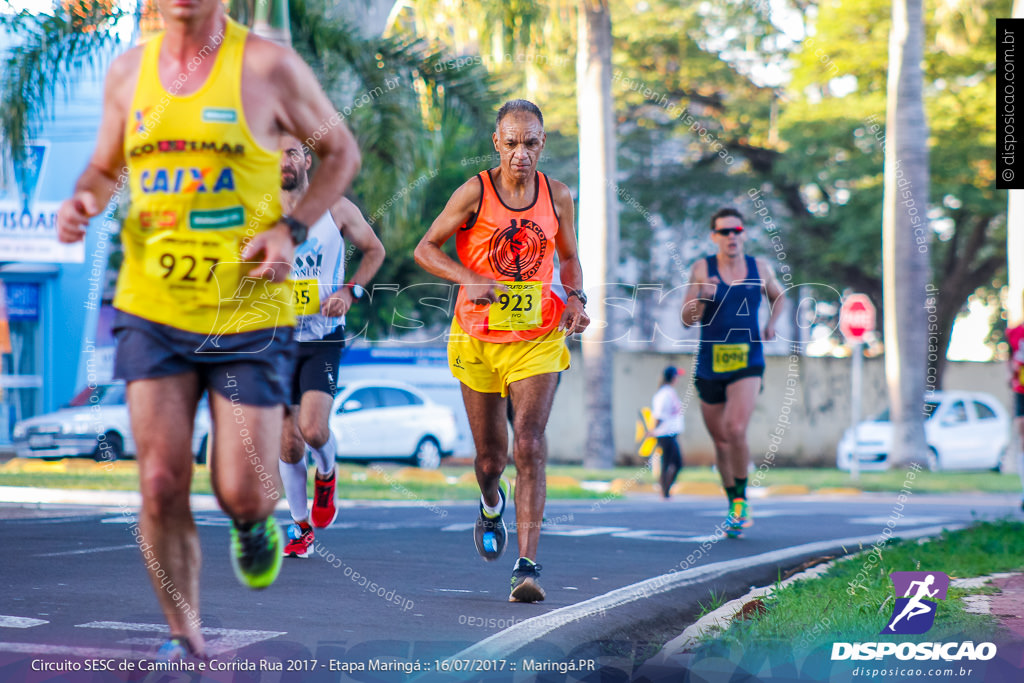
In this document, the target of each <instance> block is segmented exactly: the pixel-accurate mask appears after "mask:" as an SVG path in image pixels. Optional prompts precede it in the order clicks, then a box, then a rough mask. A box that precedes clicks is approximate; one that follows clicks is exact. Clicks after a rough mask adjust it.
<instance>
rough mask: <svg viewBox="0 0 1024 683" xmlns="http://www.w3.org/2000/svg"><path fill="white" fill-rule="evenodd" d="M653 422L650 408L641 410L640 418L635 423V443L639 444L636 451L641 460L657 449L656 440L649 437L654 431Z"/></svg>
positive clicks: (653, 437)
mask: <svg viewBox="0 0 1024 683" xmlns="http://www.w3.org/2000/svg"><path fill="white" fill-rule="evenodd" d="M654 425H655V420H654V415H653V414H652V413H651V409H650V408H641V409H640V417H639V419H638V420H637V421H636V442H637V443H638V444H639V446H640V447H639V450H638V451H637V452H638V453H639V455H640V457H641V458H646V457H648V456H650V455H651V453H653V452H654V449H655V448H657V447H658V438H657V437H655V436H652V435H651V431H652V430H653V429H654Z"/></svg>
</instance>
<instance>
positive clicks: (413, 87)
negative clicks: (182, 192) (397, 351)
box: [0, 0, 498, 334]
mask: <svg viewBox="0 0 1024 683" xmlns="http://www.w3.org/2000/svg"><path fill="white" fill-rule="evenodd" d="M149 2H150V4H149V5H148V6H147V7H146V8H145V9H143V3H140V5H139V7H140V9H139V14H138V16H136V22H137V23H143V24H147V25H150V24H152V23H153V22H150V21H148V19H150V18H152V19H157V20H158V17H156V15H155V14H152V12H153V5H152V0H149ZM230 11H231V15H232V16H233V17H234V18H236V19H237V20H239V21H241V22H242V23H246V24H249V25H253V26H254V27H256V28H259V29H260V30H261V31H263V33H264V34H266V35H268V37H272V38H275V39H277V40H281V41H285V40H287V39H288V38H289V36H290V42H291V43H292V46H293V47H294V48H295V50H296V51H298V52H299V54H300V55H302V56H303V57H304V58H305V59H306V61H307V62H308V63H310V64H311V65H312V66H313V68H314V71H315V72H316V73H317V75H318V77H319V79H320V82H321V85H322V86H323V88H324V90H325V91H326V92H327V94H328V96H329V97H330V98H331V100H332V101H333V102H334V104H335V106H336V107H337V109H338V111H339V112H342V113H343V114H346V116H345V121H346V123H347V124H348V125H349V127H350V128H352V130H353V132H354V133H355V135H356V137H357V139H358V141H359V146H360V150H361V151H362V156H363V168H362V172H361V173H360V175H359V177H358V178H357V179H356V182H355V185H354V187H353V194H354V195H355V197H354V198H355V200H356V201H357V203H358V204H360V205H361V207H362V208H363V209H364V213H365V214H366V215H368V216H371V217H372V216H374V215H376V216H377V218H376V219H375V220H373V221H372V222H373V223H374V224H375V227H376V228H377V229H378V231H379V233H380V236H381V239H382V240H383V241H384V244H385V247H386V248H387V249H388V254H389V257H388V259H387V261H386V262H385V266H384V268H383V269H382V271H381V272H380V273H379V274H378V277H377V282H378V283H393V284H394V285H395V286H396V287H398V286H399V285H398V283H400V286H402V287H405V286H408V285H411V284H416V283H418V282H421V281H423V280H424V279H425V278H424V276H423V274H422V271H421V270H420V269H419V268H418V267H416V266H415V264H414V263H413V261H412V258H411V254H412V247H413V246H415V243H416V240H418V239H419V236H420V235H421V234H422V232H423V231H424V230H425V228H426V225H429V220H430V218H431V217H432V216H436V215H437V213H440V209H441V207H440V206H438V205H437V203H438V201H440V200H438V199H437V198H438V197H447V196H449V195H450V194H451V193H452V192H453V191H454V189H455V188H456V187H457V186H458V184H459V183H460V182H462V180H464V178H461V174H462V172H463V171H464V166H463V165H460V164H459V162H460V157H465V156H467V155H471V154H477V155H479V154H481V153H482V152H481V149H480V145H481V144H483V143H482V142H481V141H486V139H487V138H488V136H489V132H490V127H491V120H490V119H491V112H493V111H494V109H495V105H496V103H497V101H498V95H496V94H495V86H494V84H493V82H492V80H491V78H490V77H489V76H488V74H487V72H486V70H485V69H484V68H482V66H481V65H479V64H474V63H466V64H458V65H456V66H450V64H451V56H450V55H447V54H446V53H444V52H443V51H441V50H437V49H433V48H430V47H429V46H428V45H427V44H426V43H425V42H424V41H422V40H420V39H417V38H415V37H404V38H385V37H379V36H363V35H362V34H361V32H360V31H359V29H358V27H356V26H355V25H353V23H352V22H351V21H350V20H348V19H347V18H346V17H345V16H344V15H342V14H340V13H339V12H338V10H337V8H336V7H335V6H333V5H329V4H328V3H327V2H326V1H325V0H291V2H290V3H287V2H283V1H281V0H278V1H277V2H274V3H273V4H272V3H271V1H270V0H256V1H255V2H253V0H236V1H235V2H233V3H232V6H231V10H230ZM122 16H124V15H123V13H121V12H120V11H119V10H116V9H110V8H103V7H100V6H93V7H90V9H89V10H88V11H87V12H84V13H83V12H79V13H77V14H76V13H69V12H68V11H67V10H65V9H63V8H58V9H57V10H56V11H55V13H54V14H53V15H19V16H18V17H17V18H16V21H17V22H18V27H19V34H20V35H21V36H23V40H22V42H21V44H20V46H19V47H18V48H16V49H15V50H13V51H12V52H11V54H10V56H9V57H8V58H7V60H6V64H5V67H6V68H5V70H4V76H3V78H2V81H0V93H2V99H3V109H2V111H0V134H2V135H3V141H2V146H3V150H4V152H5V153H7V154H11V155H14V156H15V158H18V155H22V154H24V147H23V145H24V142H25V141H26V140H28V139H30V138H31V137H32V136H33V135H34V134H35V133H36V131H37V129H38V125H39V123H40V121H41V120H42V119H43V118H44V117H45V115H46V114H47V112H48V111H49V110H50V109H51V107H52V103H53V102H54V100H55V98H56V97H58V96H59V95H60V92H61V90H60V86H65V87H70V83H71V81H72V80H73V78H74V75H75V73H76V70H77V69H79V68H81V67H83V66H86V65H88V64H90V63H100V62H102V56H103V55H104V54H106V53H105V52H104V50H106V48H108V47H109V46H111V45H112V44H113V43H114V42H115V38H114V37H113V34H112V33H111V28H112V26H113V24H114V22H115V21H116V20H117V19H119V18H121V17H122ZM0 20H2V21H5V22H7V23H13V20H12V19H10V18H0ZM140 20H141V21H140ZM150 28H154V26H152V25H151V26H150ZM254 30H255V28H254ZM356 102H362V103H363V106H359V107H355V106H354V105H355V103H356ZM449 169H451V171H452V172H449ZM453 173H454V175H453ZM421 178H425V181H424V182H417V181H418V180H419V179H421ZM396 193H401V197H400V198H399V200H398V201H391V202H389V200H392V198H393V196H394V195H395V194H396ZM385 205H387V210H386V211H385V212H383V213H381V212H380V209H381V207H383V206H385ZM377 303H378V302H375V305H374V306H373V307H372V308H371V307H362V309H363V311H364V313H365V311H367V310H372V315H374V316H376V317H375V318H373V319H372V320H369V321H366V320H364V321H359V320H358V318H359V315H360V314H359V313H357V314H356V315H355V316H354V322H355V323H356V324H359V325H362V324H363V323H368V329H367V332H368V333H371V334H374V333H379V332H381V331H382V330H384V329H387V328H388V327H389V326H390V325H391V323H392V317H393V315H395V316H398V317H405V318H415V319H417V320H419V322H420V323H429V322H432V321H433V318H437V317H439V316H440V312H439V311H437V310H436V309H429V308H428V309H425V311H426V313H427V314H429V313H431V312H434V313H436V315H435V316H433V318H432V317H430V315H424V314H423V312H422V311H419V312H417V309H419V308H422V307H418V306H417V305H416V303H417V302H416V301H414V300H412V299H410V298H409V297H407V296H406V297H396V299H395V301H391V302H386V303H385V304H383V305H377ZM388 304H390V306H389V305H388Z"/></svg>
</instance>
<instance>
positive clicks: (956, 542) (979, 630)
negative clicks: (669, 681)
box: [701, 520, 1024, 657]
mask: <svg viewBox="0 0 1024 683" xmlns="http://www.w3.org/2000/svg"><path fill="white" fill-rule="evenodd" d="M870 557H871V556H870V554H869V553H861V554H858V555H856V556H854V557H852V558H850V559H848V560H844V561H841V562H837V563H836V564H835V565H834V566H832V567H831V568H830V569H829V570H828V571H827V572H826V573H825V574H824V575H822V576H821V577H819V578H816V579H809V580H806V581H796V582H793V583H791V584H789V585H787V586H785V587H782V588H781V589H778V590H777V591H775V592H774V593H772V594H771V595H770V596H768V597H767V598H764V602H765V606H766V607H767V610H768V611H767V613H765V614H762V615H759V616H756V617H754V618H752V619H749V620H736V621H733V622H731V623H730V625H729V627H728V628H727V629H726V630H725V631H724V632H720V633H717V634H714V636H713V638H714V640H712V641H709V642H706V643H705V644H704V645H703V646H702V648H701V656H709V655H712V653H719V655H718V656H721V655H720V653H721V652H723V651H734V650H735V649H736V648H737V647H740V648H744V649H750V648H752V647H759V648H762V649H764V650H774V649H777V648H779V647H780V646H781V645H786V646H787V647H788V648H790V649H791V650H787V651H792V652H793V654H794V655H796V656H798V657H799V656H801V655H806V654H809V653H811V652H813V651H815V650H818V651H820V649H821V648H823V647H825V648H830V647H831V644H832V643H833V642H836V641H844V642H857V641H885V640H891V641H898V642H905V641H918V642H920V641H937V642H941V641H948V640H956V639H958V637H959V636H962V635H963V634H969V636H970V639H971V640H973V641H974V642H981V641H984V640H991V639H993V638H994V637H996V636H997V635H998V625H997V623H996V622H995V620H994V618H993V617H991V616H990V615H978V614H971V613H968V612H965V611H964V609H963V606H962V604H961V602H960V601H959V600H957V599H956V598H961V597H963V596H964V595H967V594H974V593H980V592H986V591H985V590H984V589H972V590H970V591H965V590H962V589H958V588H952V587H951V588H950V590H949V593H948V597H947V599H946V600H943V601H940V603H939V608H938V611H937V614H936V618H935V624H934V626H933V627H932V628H931V630H929V631H928V632H927V633H925V634H922V635H919V636H883V635H879V632H880V631H881V630H882V629H883V628H884V627H885V625H886V622H887V620H888V619H889V617H890V615H891V612H892V605H893V597H894V596H893V586H892V582H891V580H890V579H889V572H892V571H942V572H945V573H946V574H948V575H949V576H950V577H951V578H966V577H973V576H983V575H986V574H991V573H993V572H1000V571H1012V570H1020V569H1024V524H1022V523H1020V522H1013V521H1008V520H1002V521H997V522H981V523H978V524H975V525H973V526H972V527H970V528H968V529H963V530H959V531H952V532H944V533H942V534H941V536H939V537H937V538H935V539H933V540H929V541H926V542H923V543H919V542H917V541H911V540H908V541H897V542H892V543H890V544H888V545H886V546H885V547H884V548H882V549H881V559H880V561H879V560H877V555H876V558H875V561H870V562H869V559H870ZM872 565H873V566H872ZM851 593H852V594H851Z"/></svg>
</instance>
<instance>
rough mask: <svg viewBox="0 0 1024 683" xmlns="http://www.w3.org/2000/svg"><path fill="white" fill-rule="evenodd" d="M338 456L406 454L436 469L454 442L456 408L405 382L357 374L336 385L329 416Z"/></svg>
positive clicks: (383, 457)
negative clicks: (350, 379)
mask: <svg viewBox="0 0 1024 683" xmlns="http://www.w3.org/2000/svg"><path fill="white" fill-rule="evenodd" d="M330 426H331V431H333V432H334V436H335V438H336V439H337V442H338V459H339V460H411V461H412V462H413V463H415V464H416V465H418V466H419V467H422V468H424V469H436V468H437V467H438V466H439V465H440V464H441V458H442V457H444V456H447V455H451V453H452V451H453V450H454V448H455V439H456V426H455V413H454V412H453V411H452V409H451V408H449V407H447V406H443V405H440V404H437V403H434V402H433V401H431V400H430V399H429V398H427V396H426V395H425V394H423V392H421V391H420V390H419V389H416V388H415V387H413V386H411V385H409V384H405V383H404V382H393V381H389V380H359V381H353V382H350V383H348V384H347V385H345V386H343V387H341V388H340V390H339V391H338V395H337V397H336V398H335V400H334V408H333V409H332V411H331V417H330Z"/></svg>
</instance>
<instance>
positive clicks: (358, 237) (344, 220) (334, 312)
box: [321, 198, 385, 317]
mask: <svg viewBox="0 0 1024 683" xmlns="http://www.w3.org/2000/svg"><path fill="white" fill-rule="evenodd" d="M331 217H332V218H333V219H334V221H335V223H336V224H337V225H338V229H339V230H341V232H342V234H343V235H344V236H345V240H346V241H347V242H350V243H351V244H352V245H353V246H354V247H355V248H356V249H358V250H359V253H360V254H362V256H361V258H360V259H359V267H358V268H356V271H355V272H354V273H352V275H351V277H349V279H348V282H347V283H343V282H338V283H336V284H337V285H339V288H338V290H337V291H335V292H334V293H333V294H331V296H329V297H327V299H326V300H324V302H323V304H322V305H321V313H323V314H324V315H326V316H332V317H337V316H342V315H345V314H346V313H348V310H349V309H350V308H351V307H352V301H353V298H352V288H351V287H346V286H343V285H346V284H357V285H359V286H360V287H363V288H364V289H365V288H366V285H367V284H369V282H370V280H372V279H373V276H374V275H376V274H377V271H378V270H380V267H381V264H383V263H384V255H385V254H384V245H383V244H381V241H380V239H379V238H378V237H377V234H376V233H375V232H374V231H373V228H371V227H370V224H369V223H367V222H366V219H365V218H363V214H362V213H361V212H360V211H359V208H358V207H356V205H355V204H353V203H352V202H351V201H349V200H348V199H345V198H342V199H341V201H339V202H338V203H337V204H335V205H334V207H333V208H332V209H331ZM342 258H343V259H346V260H348V254H342ZM332 301H336V302H337V303H332ZM339 306H340V312H339V309H338V307H339Z"/></svg>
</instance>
